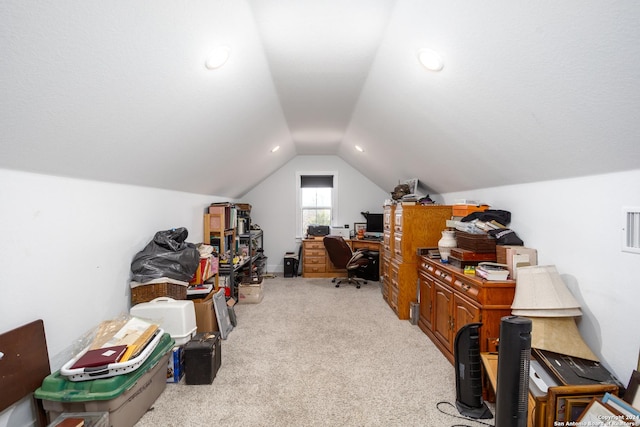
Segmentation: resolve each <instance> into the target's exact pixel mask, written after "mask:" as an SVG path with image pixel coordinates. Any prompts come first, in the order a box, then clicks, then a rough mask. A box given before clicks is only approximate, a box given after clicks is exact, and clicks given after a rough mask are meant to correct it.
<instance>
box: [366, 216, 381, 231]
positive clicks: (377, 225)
mask: <svg viewBox="0 0 640 427" xmlns="http://www.w3.org/2000/svg"><path fill="white" fill-rule="evenodd" d="M366 218H367V233H382V232H383V231H384V227H383V214H381V213H380V214H373V213H369V214H367V216H366Z"/></svg>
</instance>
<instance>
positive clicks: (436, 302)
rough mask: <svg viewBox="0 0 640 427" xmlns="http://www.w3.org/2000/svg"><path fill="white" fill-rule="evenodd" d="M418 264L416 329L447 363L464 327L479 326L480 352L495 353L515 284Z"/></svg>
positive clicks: (429, 261)
mask: <svg viewBox="0 0 640 427" xmlns="http://www.w3.org/2000/svg"><path fill="white" fill-rule="evenodd" d="M419 260H420V262H419V264H418V277H419V282H420V313H419V319H418V326H419V327H420V329H422V330H423V331H424V332H425V333H426V334H427V336H428V337H429V338H430V339H431V340H432V341H433V342H434V344H435V345H436V346H437V347H438V348H439V349H440V351H441V352H442V353H443V354H444V355H445V356H446V357H447V358H448V359H449V361H450V362H451V363H453V360H454V354H453V353H454V350H453V342H454V338H455V336H456V333H457V332H458V330H459V329H460V328H462V327H463V326H464V325H466V324H468V323H475V322H480V323H482V326H481V327H480V329H479V333H480V351H483V352H486V351H496V344H497V341H498V338H499V337H500V320H501V319H502V317H503V316H509V315H510V314H511V303H512V302H513V295H514V292H515V282H514V281H512V280H505V281H487V280H483V279H481V278H479V277H476V276H470V275H465V274H464V272H463V270H462V269H459V268H456V267H452V266H450V265H448V264H442V263H441V262H440V261H439V260H433V259H429V258H427V257H424V256H422V257H419Z"/></svg>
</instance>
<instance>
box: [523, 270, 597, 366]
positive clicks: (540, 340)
mask: <svg viewBox="0 0 640 427" xmlns="http://www.w3.org/2000/svg"><path fill="white" fill-rule="evenodd" d="M511 313H512V314H514V315H516V316H524V317H527V318H530V319H531V322H532V332H531V347H532V348H539V349H542V350H548V351H552V352H554V353H560V354H566V355H569V356H574V357H579V358H582V359H588V360H594V361H598V358H597V357H596V355H595V354H593V352H592V351H591V349H590V348H589V346H588V345H587V344H586V343H585V342H584V340H583V339H582V336H581V335H580V332H579V331H578V326H577V325H576V322H575V317H576V316H582V311H581V310H580V303H578V301H577V300H576V299H575V298H574V296H573V295H572V294H571V292H570V291H569V289H568V288H567V285H566V284H565V283H564V281H563V280H562V278H561V277H560V274H559V273H558V270H557V269H556V267H555V266H554V265H535V266H531V267H520V268H518V278H517V281H516V291H515V296H514V298H513V304H512V305H511Z"/></svg>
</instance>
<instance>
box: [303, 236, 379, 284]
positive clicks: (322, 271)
mask: <svg viewBox="0 0 640 427" xmlns="http://www.w3.org/2000/svg"><path fill="white" fill-rule="evenodd" d="M345 241H346V242H347V243H348V244H349V247H351V250H354V251H356V250H359V249H369V250H372V251H380V246H381V243H382V242H377V241H375V240H347V239H345ZM302 277H305V278H314V277H347V270H345V269H344V268H337V267H336V266H335V265H333V263H332V262H331V260H330V259H329V255H328V254H327V251H326V249H325V248H324V243H323V241H322V237H316V238H313V239H304V240H303V241H302Z"/></svg>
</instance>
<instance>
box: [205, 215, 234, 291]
mask: <svg viewBox="0 0 640 427" xmlns="http://www.w3.org/2000/svg"><path fill="white" fill-rule="evenodd" d="M236 224H237V215H236V208H235V206H233V205H232V204H231V203H219V204H212V205H211V206H209V208H208V213H205V214H204V224H203V225H204V227H203V230H204V243H207V244H210V245H211V246H213V250H214V252H215V253H217V254H218V261H219V264H218V278H219V280H218V284H219V285H220V286H226V287H228V288H230V289H229V295H227V296H230V297H233V298H236V299H237V297H238V288H237V286H236V285H235V278H234V270H235V269H234V268H233V258H234V256H235V253H236V245H237V243H236Z"/></svg>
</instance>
